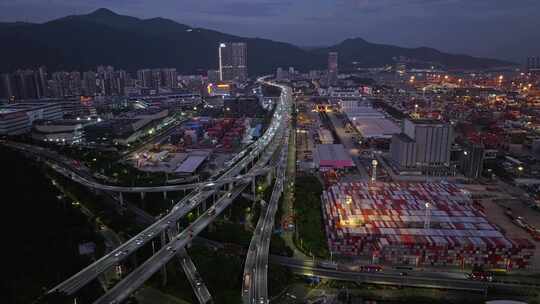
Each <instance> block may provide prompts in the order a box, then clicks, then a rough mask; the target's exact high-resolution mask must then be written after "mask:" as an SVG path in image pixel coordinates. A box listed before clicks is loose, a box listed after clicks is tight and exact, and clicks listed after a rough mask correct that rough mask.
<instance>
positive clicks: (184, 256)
mask: <svg viewBox="0 0 540 304" xmlns="http://www.w3.org/2000/svg"><path fill="white" fill-rule="evenodd" d="M171 236H172V235H171ZM171 239H172V238H171ZM176 256H177V257H178V260H179V261H180V265H181V266H182V269H183V270H184V273H185V274H186V276H187V278H188V280H189V283H190V284H191V287H192V288H193V292H194V293H195V296H196V297H197V300H198V301H199V303H201V304H205V303H210V302H212V296H211V295H210V292H209V291H208V288H206V284H204V282H203V280H202V278H201V275H200V274H199V272H198V271H197V268H196V267H195V264H194V263H193V261H192V260H191V257H190V256H189V255H188V253H187V251H186V249H185V248H180V249H179V250H178V252H177V253H176Z"/></svg>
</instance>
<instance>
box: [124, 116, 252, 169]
mask: <svg viewBox="0 0 540 304" xmlns="http://www.w3.org/2000/svg"><path fill="white" fill-rule="evenodd" d="M261 130H262V124H261V122H260V121H259V120H258V119H252V118H219V119H212V118H209V117H196V118H193V119H191V120H189V121H187V122H185V123H183V124H182V125H180V126H179V127H177V128H176V129H175V130H174V131H173V132H172V133H171V134H170V136H169V137H168V138H165V139H164V140H162V142H160V143H157V144H154V145H153V146H152V147H151V148H149V149H147V150H145V151H142V152H140V153H136V154H134V155H133V158H132V161H133V164H134V165H135V166H136V167H137V168H139V169H140V170H143V171H152V172H168V173H179V174H186V173H190V174H192V173H195V171H196V170H197V169H198V168H199V167H202V166H201V165H202V164H203V163H204V162H205V161H206V160H210V162H211V163H213V164H214V165H215V166H216V167H219V166H221V164H218V158H219V159H221V157H219V155H230V154H232V153H234V152H235V151H238V150H240V149H241V148H242V146H244V145H245V144H248V143H250V142H252V141H253V140H254V139H256V138H257V137H259V136H260V134H261ZM219 161H220V162H221V160H219ZM209 169H212V168H209Z"/></svg>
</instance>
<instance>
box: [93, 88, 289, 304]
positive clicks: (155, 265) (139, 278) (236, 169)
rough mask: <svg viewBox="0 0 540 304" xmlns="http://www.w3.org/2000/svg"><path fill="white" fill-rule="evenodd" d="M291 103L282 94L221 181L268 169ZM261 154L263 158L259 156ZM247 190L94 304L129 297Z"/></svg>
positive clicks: (231, 194) (238, 189) (227, 197)
mask: <svg viewBox="0 0 540 304" xmlns="http://www.w3.org/2000/svg"><path fill="white" fill-rule="evenodd" d="M289 100H290V91H286V92H283V93H282V98H281V99H280V102H279V103H278V104H277V106H276V110H275V112H274V116H273V119H272V122H271V124H270V126H269V128H268V129H267V130H266V132H265V134H264V135H263V137H261V138H260V139H259V140H258V141H257V143H256V144H255V147H254V149H253V150H252V151H251V152H250V153H249V155H247V156H246V157H244V158H242V159H241V160H240V161H239V162H238V163H237V164H236V165H234V166H233V167H232V168H231V169H229V170H227V171H226V172H225V173H223V175H221V177H220V178H227V177H228V176H235V175H237V174H239V173H240V172H241V171H242V170H243V169H244V168H245V167H247V165H248V164H249V163H251V162H253V161H254V160H255V159H256V158H259V159H258V161H257V164H256V165H255V166H254V167H253V168H252V170H257V169H259V168H262V167H264V166H266V164H267V162H268V161H269V160H270V158H271V156H272V155H273V154H274V152H275V151H276V149H277V146H278V145H279V143H280V142H281V136H280V134H282V131H283V126H284V125H285V123H284V121H285V119H286V115H285V113H286V111H287V110H288V106H287V102H288V101H289ZM276 135H277V136H276ZM271 142H273V144H270V143H271ZM259 155H262V156H261V157H259ZM246 187H247V184H242V185H238V186H235V187H234V188H233V189H232V190H229V191H228V192H226V193H225V194H224V195H223V196H221V198H220V199H219V200H218V201H217V202H216V203H215V204H214V205H213V206H212V207H210V208H209V209H208V210H207V211H205V212H204V213H203V214H202V215H201V216H200V217H199V218H198V219H197V220H195V221H194V222H193V223H192V224H191V225H190V226H189V227H188V228H187V229H186V230H184V231H182V232H180V233H179V234H178V235H177V236H176V237H175V238H174V239H173V240H171V241H170V242H169V243H168V244H167V245H166V246H164V247H163V248H161V249H160V250H159V251H157V252H156V253H155V254H154V255H153V256H152V257H150V258H149V259H148V260H147V261H146V262H144V263H143V264H141V265H140V266H139V267H138V268H136V269H135V270H133V271H132V272H131V273H130V274H129V275H127V276H126V277H125V278H124V279H123V280H122V281H120V282H119V283H118V284H117V285H116V286H114V287H113V288H112V289H111V290H109V291H107V293H106V294H105V295H103V296H102V297H101V298H99V299H98V300H97V301H96V302H95V303H111V302H113V303H114V301H121V300H123V299H125V298H127V297H128V296H129V295H130V294H131V293H132V292H133V291H135V290H136V289H137V288H138V287H139V286H141V285H142V284H143V283H144V282H145V281H146V280H147V279H148V278H150V276H152V274H153V273H155V272H156V271H158V270H159V269H160V268H161V267H162V266H163V265H165V264H166V263H167V262H168V261H169V260H170V258H171V252H172V254H174V253H175V252H176V251H177V250H179V249H180V248H183V247H184V246H185V245H186V244H187V243H188V242H190V241H191V239H192V238H193V236H195V235H197V234H198V233H200V232H201V231H202V230H203V229H205V228H206V227H207V226H208V225H209V224H210V223H211V222H212V221H213V220H214V219H215V218H216V217H217V216H218V215H219V214H220V213H221V212H222V211H223V210H224V209H226V208H227V207H228V206H229V205H230V204H231V203H232V202H233V200H234V199H235V198H236V197H237V196H238V195H240V194H241V193H242V192H243V191H244V189H245V188H246Z"/></svg>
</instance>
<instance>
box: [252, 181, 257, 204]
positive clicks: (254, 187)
mask: <svg viewBox="0 0 540 304" xmlns="http://www.w3.org/2000/svg"><path fill="white" fill-rule="evenodd" d="M255 181H256V178H255V177H253V178H252V179H251V193H252V194H253V200H256V198H257V185H256V182H255Z"/></svg>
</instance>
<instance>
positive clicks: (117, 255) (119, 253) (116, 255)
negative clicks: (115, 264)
mask: <svg viewBox="0 0 540 304" xmlns="http://www.w3.org/2000/svg"><path fill="white" fill-rule="evenodd" d="M121 255H122V251H118V252H117V253H115V254H114V257H115V258H117V257H119V256H121Z"/></svg>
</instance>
